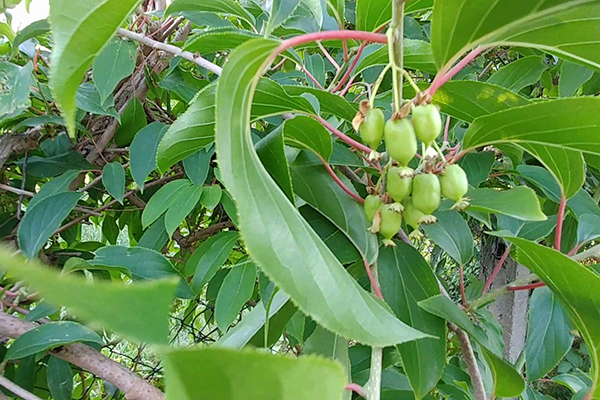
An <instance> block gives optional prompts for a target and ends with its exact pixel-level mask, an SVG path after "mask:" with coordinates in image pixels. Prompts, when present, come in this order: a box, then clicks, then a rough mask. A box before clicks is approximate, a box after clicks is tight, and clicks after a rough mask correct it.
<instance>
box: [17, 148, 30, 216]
mask: <svg viewBox="0 0 600 400" xmlns="http://www.w3.org/2000/svg"><path fill="white" fill-rule="evenodd" d="M28 160H29V152H27V153H25V158H24V159H23V171H22V174H21V191H24V190H25V182H26V181H27V161H28ZM22 207H23V193H20V194H19V203H18V205H17V219H18V220H19V221H20V220H21V212H22V210H21V208H22Z"/></svg>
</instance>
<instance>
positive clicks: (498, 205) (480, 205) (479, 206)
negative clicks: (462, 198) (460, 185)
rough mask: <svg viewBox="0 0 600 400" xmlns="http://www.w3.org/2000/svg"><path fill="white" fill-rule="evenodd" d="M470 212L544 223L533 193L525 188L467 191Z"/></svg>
mask: <svg viewBox="0 0 600 400" xmlns="http://www.w3.org/2000/svg"><path fill="white" fill-rule="evenodd" d="M467 197H468V198H470V199H471V205H470V206H469V210H470V211H479V212H486V213H497V214H504V215H508V216H510V217H513V218H516V219H520V220H523V221H545V220H546V219H547V217H546V215H544V213H543V212H542V210H541V208H540V203H539V201H538V198H537V196H536V195H535V192H534V191H533V190H532V189H530V188H528V187H525V186H517V187H515V188H512V189H509V190H503V191H498V190H495V189H487V188H484V189H473V188H471V189H469V192H468V193H467Z"/></svg>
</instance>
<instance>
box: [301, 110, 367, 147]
mask: <svg viewBox="0 0 600 400" xmlns="http://www.w3.org/2000/svg"><path fill="white" fill-rule="evenodd" d="M311 117H313V118H314V119H316V120H317V121H319V122H320V123H321V124H322V125H323V126H324V127H325V128H327V130H328V131H329V132H331V133H333V134H334V135H335V136H337V137H338V138H340V139H341V140H342V141H344V142H346V143H347V144H349V145H350V146H352V147H355V148H357V149H358V150H360V151H362V152H364V153H367V154H370V153H371V149H370V148H369V147H367V146H365V145H364V144H362V143H360V142H357V141H356V140H354V139H352V138H351V137H350V136H348V135H346V134H344V133H342V132H341V131H339V130H338V129H337V128H336V127H335V126H333V125H331V124H330V123H329V122H327V121H326V120H325V119H324V118H323V117H321V116H320V115H311Z"/></svg>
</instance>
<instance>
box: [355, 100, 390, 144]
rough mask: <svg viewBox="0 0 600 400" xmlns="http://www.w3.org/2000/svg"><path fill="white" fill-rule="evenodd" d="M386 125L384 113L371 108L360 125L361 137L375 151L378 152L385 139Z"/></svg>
mask: <svg viewBox="0 0 600 400" xmlns="http://www.w3.org/2000/svg"><path fill="white" fill-rule="evenodd" d="M384 125H385V117H384V116H383V111H381V110H380V109H378V108H371V109H370V110H369V111H368V112H367V114H366V115H365V117H364V119H363V121H362V122H361V124H360V127H359V129H358V131H359V133H360V137H361V139H362V141H363V142H364V143H366V144H367V145H368V146H369V147H370V148H371V149H372V150H373V151H376V150H377V148H378V147H379V144H380V143H381V139H383V130H384Z"/></svg>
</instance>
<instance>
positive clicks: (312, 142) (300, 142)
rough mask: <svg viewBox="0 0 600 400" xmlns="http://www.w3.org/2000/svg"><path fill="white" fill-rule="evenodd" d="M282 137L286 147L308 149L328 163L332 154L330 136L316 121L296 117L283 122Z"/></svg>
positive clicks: (300, 116) (301, 116)
mask: <svg viewBox="0 0 600 400" xmlns="http://www.w3.org/2000/svg"><path fill="white" fill-rule="evenodd" d="M283 135H284V138H285V143H286V144H287V145H288V146H292V147H297V148H299V149H309V150H311V151H313V152H314V153H315V154H318V155H319V156H321V157H322V158H323V159H324V160H325V161H329V157H330V156H331V153H332V152H333V144H332V143H331V135H330V134H329V132H328V131H327V130H326V129H325V127H324V126H323V125H321V124H320V123H319V122H318V121H315V120H314V119H312V118H310V117H306V116H303V115H298V116H296V117H295V118H293V119H291V120H288V121H285V125H284V127H283Z"/></svg>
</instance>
